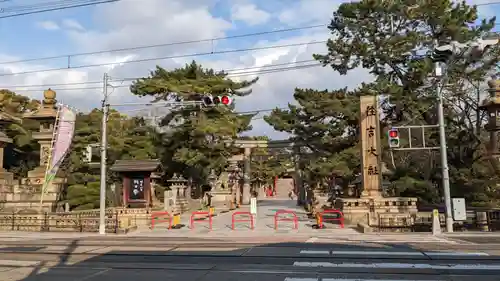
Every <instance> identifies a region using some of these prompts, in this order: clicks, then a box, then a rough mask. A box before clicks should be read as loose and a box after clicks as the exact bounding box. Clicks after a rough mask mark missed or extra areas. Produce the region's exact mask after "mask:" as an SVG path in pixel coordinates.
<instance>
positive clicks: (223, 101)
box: [203, 95, 233, 106]
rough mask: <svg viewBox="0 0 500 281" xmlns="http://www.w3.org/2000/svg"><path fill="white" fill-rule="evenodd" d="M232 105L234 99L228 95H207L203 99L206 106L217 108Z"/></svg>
mask: <svg viewBox="0 0 500 281" xmlns="http://www.w3.org/2000/svg"><path fill="white" fill-rule="evenodd" d="M232 103H233V98H232V97H231V96H228V95H222V96H212V95H205V96H204V97H203V104H205V105H206V106H215V105H226V106H229V105H231V104H232Z"/></svg>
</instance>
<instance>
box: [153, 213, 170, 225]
mask: <svg viewBox="0 0 500 281" xmlns="http://www.w3.org/2000/svg"><path fill="white" fill-rule="evenodd" d="M165 216H167V220H165V219H163V218H164V217H165ZM155 222H156V223H160V222H168V229H172V215H171V214H170V213H169V212H155V213H152V214H151V229H154V228H155Z"/></svg>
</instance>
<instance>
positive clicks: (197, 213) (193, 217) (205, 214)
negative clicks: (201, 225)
mask: <svg viewBox="0 0 500 281" xmlns="http://www.w3.org/2000/svg"><path fill="white" fill-rule="evenodd" d="M197 216H203V217H201V218H200V217H198V219H197V218H196V217H197ZM207 217H208V220H204V219H205V218H207ZM189 221H190V223H189V226H190V228H191V229H194V222H195V221H196V222H208V227H209V229H210V230H212V212H211V211H208V212H206V211H195V212H192V213H191V217H190V218H189Z"/></svg>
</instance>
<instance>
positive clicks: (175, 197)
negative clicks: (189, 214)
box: [164, 174, 189, 214]
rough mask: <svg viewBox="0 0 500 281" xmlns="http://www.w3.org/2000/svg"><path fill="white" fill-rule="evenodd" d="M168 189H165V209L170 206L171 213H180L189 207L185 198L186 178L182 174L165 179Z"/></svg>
mask: <svg viewBox="0 0 500 281" xmlns="http://www.w3.org/2000/svg"><path fill="white" fill-rule="evenodd" d="M167 183H168V185H169V188H170V190H168V191H165V199H164V200H165V209H167V207H170V209H171V211H172V213H173V214H180V213H183V212H185V211H187V210H188V209H189V206H188V202H187V199H186V189H187V183H188V180H186V179H185V178H184V177H183V176H182V175H181V176H178V175H177V174H174V176H173V177H172V178H171V179H169V180H167Z"/></svg>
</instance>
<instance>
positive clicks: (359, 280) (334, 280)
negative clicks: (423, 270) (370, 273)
mask: <svg viewBox="0 0 500 281" xmlns="http://www.w3.org/2000/svg"><path fill="white" fill-rule="evenodd" d="M321 281H445V280H414V279H411V280H410V279H362V278H356V279H342V278H322V279H321Z"/></svg>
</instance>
